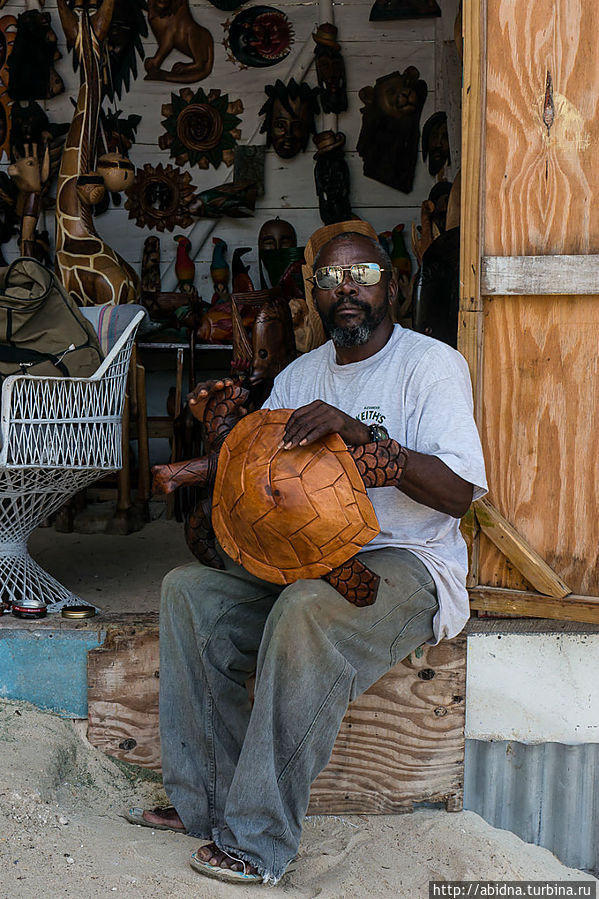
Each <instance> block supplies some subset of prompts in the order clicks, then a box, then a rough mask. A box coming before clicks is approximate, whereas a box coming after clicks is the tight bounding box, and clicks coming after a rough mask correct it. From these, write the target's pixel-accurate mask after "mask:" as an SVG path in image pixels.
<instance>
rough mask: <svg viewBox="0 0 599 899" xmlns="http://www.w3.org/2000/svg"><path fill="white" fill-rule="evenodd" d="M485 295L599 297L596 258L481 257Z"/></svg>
mask: <svg viewBox="0 0 599 899" xmlns="http://www.w3.org/2000/svg"><path fill="white" fill-rule="evenodd" d="M481 293H482V294H483V295H486V296H495V295H500V296H530V295H535V294H545V295H552V294H559V295H561V296H565V295H573V294H583V295H585V296H588V295H590V294H599V255H592V254H591V255H588V256H483V260H482V273H481Z"/></svg>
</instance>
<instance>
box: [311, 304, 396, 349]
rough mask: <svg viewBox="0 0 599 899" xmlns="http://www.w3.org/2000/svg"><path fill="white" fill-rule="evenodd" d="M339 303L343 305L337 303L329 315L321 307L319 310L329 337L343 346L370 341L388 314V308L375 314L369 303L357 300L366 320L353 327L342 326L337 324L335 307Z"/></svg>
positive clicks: (336, 344) (357, 344) (339, 345)
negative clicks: (322, 311) (324, 313)
mask: <svg viewBox="0 0 599 899" xmlns="http://www.w3.org/2000/svg"><path fill="white" fill-rule="evenodd" d="M339 305H342V303H341V302H339V303H337V304H336V307H335V308H334V309H331V310H330V312H329V315H328V316H324V315H323V314H322V313H321V312H320V309H319V310H318V313H319V315H320V318H321V320H322V323H323V325H324V327H325V330H326V331H327V333H328V335H329V337H330V338H331V340H332V341H333V343H334V344H335V346H338V347H341V348H347V347H352V346H363V345H364V344H365V343H368V341H369V340H370V338H371V336H372V335H373V333H374V332H375V331H376V329H377V328H378V326H379V325H380V323H381V322H382V321H383V319H384V318H385V316H386V315H387V310H386V309H381V310H380V311H379V314H378V315H377V316H375V315H373V314H372V308H371V307H370V306H369V305H368V303H363V302H361V301H359V300H357V301H355V305H356V306H358V307H359V308H361V309H362V310H363V312H364V321H363V322H362V323H361V324H359V325H353V327H349V328H341V327H340V326H339V325H336V324H335V309H336V308H337V306H339Z"/></svg>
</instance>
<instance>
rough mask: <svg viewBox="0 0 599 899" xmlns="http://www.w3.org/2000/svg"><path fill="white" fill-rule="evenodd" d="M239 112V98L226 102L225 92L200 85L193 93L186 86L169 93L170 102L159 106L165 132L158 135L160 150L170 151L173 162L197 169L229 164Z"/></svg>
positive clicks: (235, 139)
mask: <svg viewBox="0 0 599 899" xmlns="http://www.w3.org/2000/svg"><path fill="white" fill-rule="evenodd" d="M240 112H243V103H242V102H241V100H231V101H229V95H228V94H221V92H220V91H219V90H211V91H210V92H209V93H208V94H206V93H205V92H204V90H203V89H202V88H201V87H200V88H198V90H197V91H195V93H194V92H193V91H192V90H191V89H190V88H188V87H185V88H183V89H182V90H180V91H179V94H178V95H177V94H171V102H170V103H165V104H164V105H163V107H162V115H163V116H165V117H166V118H165V119H164V121H163V122H162V124H163V126H164V128H165V129H166V134H163V135H161V136H160V137H159V138H158V145H159V146H160V148H161V149H162V150H167V149H168V150H170V155H171V156H172V157H174V159H175V162H176V163H177V165H185V163H189V164H190V165H197V166H199V167H200V168H201V169H207V168H208V167H209V166H211V165H212V166H214V168H215V169H217V168H218V167H219V165H220V164H221V162H224V163H225V165H228V166H231V165H233V157H234V150H235V146H236V145H237V141H238V140H239V138H240V137H241V131H240V130H239V128H238V127H237V125H239V123H240V121H241V119H240V118H239V116H238V113H240Z"/></svg>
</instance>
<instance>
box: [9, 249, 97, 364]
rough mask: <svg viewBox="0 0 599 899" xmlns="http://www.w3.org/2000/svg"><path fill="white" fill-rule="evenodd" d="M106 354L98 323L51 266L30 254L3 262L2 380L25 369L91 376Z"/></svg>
mask: <svg viewBox="0 0 599 899" xmlns="http://www.w3.org/2000/svg"><path fill="white" fill-rule="evenodd" d="M102 359H103V356H102V351H101V349H100V344H99V341H98V337H97V334H96V332H95V331H94V329H93V326H92V325H91V324H90V323H89V322H88V321H86V319H85V318H84V317H83V315H82V314H81V311H80V309H79V307H78V306H77V304H76V303H75V301H74V300H73V299H72V298H71V297H70V296H69V295H68V294H67V293H66V291H65V289H64V288H63V286H62V284H60V282H59V281H58V279H57V278H56V276H55V275H54V274H53V273H52V272H51V271H50V270H49V269H47V268H45V267H44V266H43V265H42V264H41V263H39V262H38V261H37V260H36V259H31V258H29V257H22V258H20V259H16V260H15V261H14V262H13V263H12V264H11V265H9V266H8V267H7V268H0V381H1V380H3V379H4V378H6V377H8V375H14V374H20V373H29V374H32V375H45V376H50V377H52V376H54V377H56V376H63V377H78V378H87V377H89V376H90V375H92V374H93V373H94V372H95V371H96V369H97V368H98V367H99V365H100V363H101V362H102Z"/></svg>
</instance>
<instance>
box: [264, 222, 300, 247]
mask: <svg viewBox="0 0 599 899" xmlns="http://www.w3.org/2000/svg"><path fill="white" fill-rule="evenodd" d="M284 247H297V234H296V233H295V228H294V227H293V225H292V224H290V223H289V222H286V221H285V220H284V219H280V218H278V217H277V218H276V219H269V220H268V221H267V222H264V224H263V225H262V227H261V228H260V233H259V234H258V248H259V249H260V250H281V249H283V248H284Z"/></svg>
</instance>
